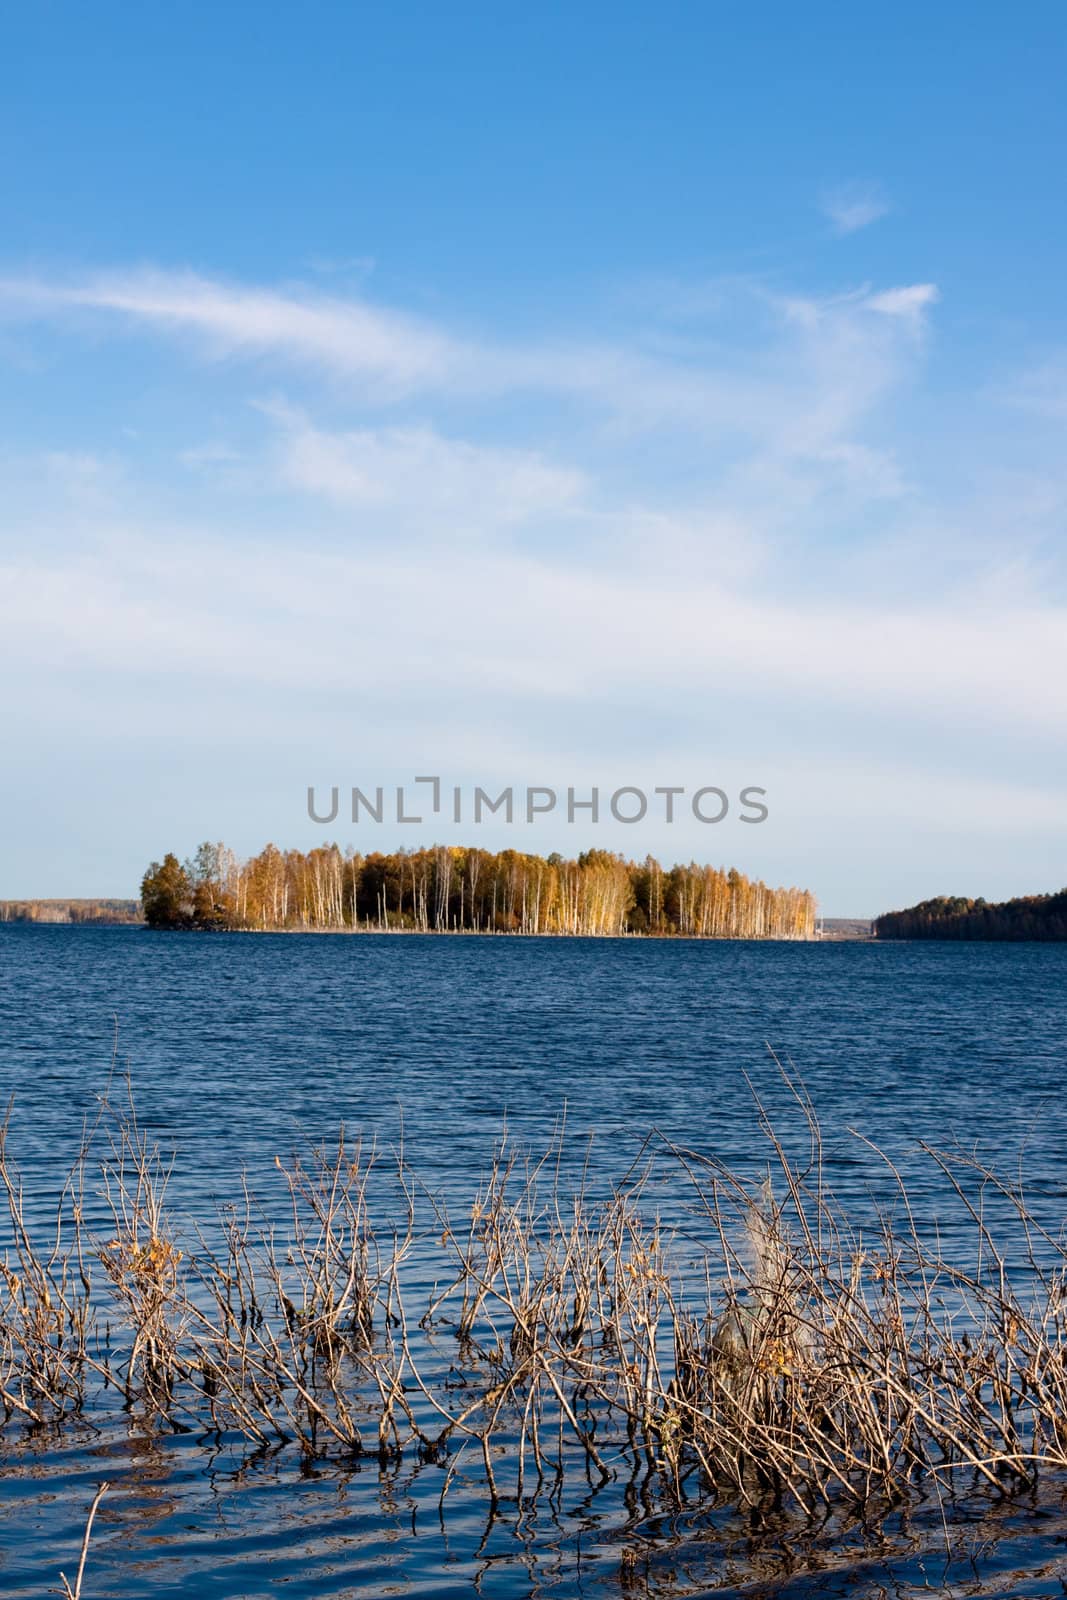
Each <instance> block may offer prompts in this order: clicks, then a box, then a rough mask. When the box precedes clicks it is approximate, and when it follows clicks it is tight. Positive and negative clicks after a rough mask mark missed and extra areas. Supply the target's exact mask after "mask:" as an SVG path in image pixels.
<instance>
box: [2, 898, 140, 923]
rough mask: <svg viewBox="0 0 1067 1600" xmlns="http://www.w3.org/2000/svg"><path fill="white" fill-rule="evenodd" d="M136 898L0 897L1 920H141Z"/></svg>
mask: <svg viewBox="0 0 1067 1600" xmlns="http://www.w3.org/2000/svg"><path fill="white" fill-rule="evenodd" d="M140 921H141V907H140V906H139V905H138V903H137V901H136V900H0V922H54V923H64V924H70V923H99V924H101V925H103V926H105V927H113V926H114V925H115V924H117V923H122V924H128V923H139V922H140Z"/></svg>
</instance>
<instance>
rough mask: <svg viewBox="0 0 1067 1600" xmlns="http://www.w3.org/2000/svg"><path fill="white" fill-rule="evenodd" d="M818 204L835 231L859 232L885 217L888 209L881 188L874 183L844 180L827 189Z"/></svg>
mask: <svg viewBox="0 0 1067 1600" xmlns="http://www.w3.org/2000/svg"><path fill="white" fill-rule="evenodd" d="M820 206H821V210H822V213H823V216H824V217H826V218H827V220H828V221H829V222H830V224H831V226H832V228H833V230H834V232H835V233H837V234H846V233H858V231H859V230H860V228H868V227H870V225H871V223H872V222H877V221H879V219H880V218H881V217H885V216H888V215H889V210H890V206H889V201H888V200H887V199H886V196H885V194H884V192H883V190H882V189H881V188H880V187H879V186H878V185H877V184H873V183H844V184H838V185H837V186H836V187H834V188H831V189H826V190H824V191H823V195H822V199H821V202H820Z"/></svg>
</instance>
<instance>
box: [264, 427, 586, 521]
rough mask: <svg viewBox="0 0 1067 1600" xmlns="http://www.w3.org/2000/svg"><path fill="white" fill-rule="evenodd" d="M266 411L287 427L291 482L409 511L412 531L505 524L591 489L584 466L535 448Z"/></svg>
mask: <svg viewBox="0 0 1067 1600" xmlns="http://www.w3.org/2000/svg"><path fill="white" fill-rule="evenodd" d="M269 410H270V413H271V414H272V415H273V416H274V417H275V419H276V420H277V422H278V423H279V425H280V428H281V433H280V442H279V446H278V452H277V453H278V460H279V466H280V471H281V476H282V478H283V481H284V482H285V483H286V484H288V485H290V486H291V487H295V488H298V489H303V490H306V491H309V492H311V493H315V494H321V495H325V496H326V497H327V498H329V499H330V500H333V501H335V502H336V503H338V504H339V505H343V506H347V507H351V508H353V509H355V510H357V511H364V512H369V513H372V514H374V513H381V512H388V513H390V515H391V517H393V518H395V516H396V515H397V514H401V513H402V514H406V515H407V516H408V518H409V519H410V518H413V519H415V521H416V523H417V524H418V526H417V528H416V530H415V531H421V532H428V531H430V530H432V529H439V528H440V526H441V524H442V522H444V523H447V525H448V528H449V531H450V533H452V534H455V533H462V531H463V529H464V528H469V529H473V528H478V529H484V528H485V527H486V526H488V527H490V528H492V527H505V528H506V527H508V526H510V525H512V524H515V523H521V522H524V521H527V520H528V519H530V518H532V517H537V516H544V515H546V514H552V513H556V512H560V511H563V510H566V509H568V508H570V507H572V506H574V505H575V504H576V503H577V502H578V500H579V499H580V497H581V495H582V493H583V491H584V489H585V487H586V480H585V476H584V474H583V473H581V472H579V471H578V470H577V469H575V468H569V467H563V466H559V465H556V464H554V463H552V462H549V461H547V460H545V458H544V457H543V456H542V455H540V454H539V453H538V452H536V451H533V450H514V449H502V448H500V447H493V446H487V445H477V444H472V443H470V442H469V441H467V440H464V439H455V438H449V437H447V436H445V435H443V434H441V433H439V432H437V430H436V429H434V428H432V427H427V426H420V427H407V428H398V427H391V428H360V429H352V430H347V431H345V432H335V431H330V430H327V429H323V428H319V427H316V426H315V425H314V424H313V423H311V422H310V421H309V420H308V419H307V418H306V417H305V416H302V415H301V414H299V413H295V412H293V411H290V410H288V409H284V408H278V407H272V408H269Z"/></svg>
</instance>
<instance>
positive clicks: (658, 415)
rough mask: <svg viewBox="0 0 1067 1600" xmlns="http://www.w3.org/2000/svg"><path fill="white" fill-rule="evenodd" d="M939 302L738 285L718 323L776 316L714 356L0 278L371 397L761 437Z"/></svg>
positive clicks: (31, 299) (7, 285)
mask: <svg viewBox="0 0 1067 1600" xmlns="http://www.w3.org/2000/svg"><path fill="white" fill-rule="evenodd" d="M935 298H936V290H935V289H934V288H933V286H932V285H929V284H924V285H915V286H908V287H903V288H891V289H888V290H884V291H880V292H878V293H873V292H869V291H859V292H853V293H851V294H847V295H843V296H837V297H831V298H826V299H821V300H816V299H803V298H799V297H793V298H792V299H788V298H786V297H781V298H780V299H779V300H777V301H776V300H775V299H774V297H772V296H770V295H767V294H766V293H765V292H763V291H762V290H757V289H753V288H751V287H749V286H746V285H744V284H738V283H734V284H733V285H732V291H731V295H730V297H729V299H728V300H727V297H726V295H725V293H724V294H723V297H722V303H721V318H722V325H723V326H724V327H727V328H728V327H731V324H732V323H733V322H734V321H735V320H736V319H737V318H738V317H739V316H742V315H746V316H747V317H748V318H749V320H750V321H751V319H752V317H753V315H754V314H756V313H758V311H759V310H760V308H762V310H763V311H764V313H768V312H769V313H771V316H770V319H769V320H766V318H765V322H764V325H763V326H762V327H760V326H759V325H758V323H757V325H755V326H753V327H752V331H751V338H750V343H749V346H748V347H747V348H745V349H743V350H741V351H734V350H732V349H731V348H730V347H729V346H725V345H722V344H720V345H719V346H718V347H716V348H715V349H714V350H712V351H711V352H709V351H708V350H707V349H706V348H705V347H704V344H703V343H702V342H700V341H697V342H695V343H693V344H692V345H691V346H689V347H687V346H685V345H684V344H681V345H679V346H678V347H676V348H674V349H672V350H669V351H667V350H663V349H659V350H653V351H648V350H647V349H644V348H642V347H641V346H640V345H638V344H619V343H611V342H592V341H589V342H586V341H580V340H575V339H560V338H551V337H546V338H544V339H542V340H540V341H537V342H530V343H523V344H519V343H511V344H504V343H500V342H497V341H494V340H491V339H482V338H479V337H477V336H473V335H471V334H469V333H462V332H461V333H457V332H454V331H452V330H450V329H448V328H445V327H441V326H438V325H436V324H434V323H431V322H428V321H426V320H425V319H420V318H415V317H411V316H409V315H407V314H405V313H403V312H399V311H396V310H394V309H392V308H389V307H382V306H378V305H375V304H372V303H371V302H369V301H368V300H366V299H365V298H362V297H359V296H356V295H350V296H347V297H340V296H324V295H322V294H319V293H318V292H316V291H315V290H313V289H309V288H307V287H306V286H303V285H295V286H292V287H290V288H287V289H272V288H264V287H261V286H258V285H246V284H232V283H230V284H228V283H225V282H222V281H220V280H215V279H208V278H204V277H199V276H194V275H191V274H188V273H180V272H179V273H165V272H160V271H157V270H142V271H138V272H127V273H111V274H100V275H97V276H95V277H93V278H91V279H86V280H85V281H83V282H80V283H67V284H63V283H57V282H53V281H49V280H40V279H10V278H9V279H6V280H0V311H6V314H7V315H8V316H9V317H22V318H48V319H54V318H56V317H61V316H64V315H71V314H82V315H84V314H102V315H108V316H113V317H118V318H120V319H121V320H122V321H124V322H125V323H126V324H127V325H129V326H130V327H132V328H147V329H152V330H156V331H157V332H162V333H166V334H170V335H172V336H176V337H180V338H182V339H184V340H186V341H188V340H192V341H195V343H196V345H197V347H198V348H199V350H200V351H202V352H203V353H204V354H206V355H207V356H208V357H210V358H213V359H216V360H222V359H230V360H237V359H243V360H245V361H255V362H259V363H267V362H270V363H272V364H273V365H275V366H277V365H279V364H282V365H288V366H289V367H290V368H292V367H299V368H302V369H305V370H309V371H312V372H318V373H320V374H337V375H340V376H343V377H345V378H347V379H349V380H352V381H353V382H355V383H358V385H359V393H360V396H361V398H362V399H363V400H364V402H365V403H366V404H368V405H372V404H379V405H396V404H399V403H400V402H401V401H403V400H409V399H411V398H416V397H420V396H430V397H451V398H453V399H465V398H466V399H470V398H475V399H480V400H493V399H495V398H497V397H499V396H501V395H507V394H521V393H531V392H534V393H537V392H540V393H543V394H552V395H557V396H561V395H562V396H565V397H567V398H568V399H569V400H572V401H575V402H578V403H584V404H588V405H593V406H596V407H597V408H599V409H600V410H601V411H602V412H605V413H608V414H610V415H611V416H612V417H613V418H614V419H615V420H616V421H617V422H618V423H619V424H620V425H621V426H624V427H626V428H631V429H641V428H647V427H659V426H672V427H684V428H686V429H688V430H689V431H698V432H703V433H705V434H709V433H710V434H715V435H717V436H718V437H720V438H725V437H728V436H730V435H744V434H748V435H749V436H758V437H763V436H765V435H766V433H767V430H768V427H769V426H773V425H774V419H775V418H778V419H779V420H780V421H781V423H782V425H783V432H784V431H785V430H786V428H787V426H788V419H790V418H792V417H795V416H796V415H797V414H798V413H799V412H803V413H807V414H809V415H811V414H812V413H813V411H814V409H816V408H814V407H813V406H812V404H811V395H810V393H808V392H806V391H810V390H811V389H812V388H815V389H819V390H821V389H822V388H823V386H824V385H825V383H826V381H827V376H828V372H829V362H828V360H827V352H829V353H830V355H831V356H832V354H833V352H834V351H835V350H839V349H840V348H841V347H842V345H843V344H844V343H846V342H847V344H848V347H849V354H848V361H847V371H846V370H845V369H844V368H842V369H841V371H840V372H839V374H838V376H839V378H840V379H841V382H842V386H843V388H844V389H845V390H847V392H848V393H849V394H850V395H852V396H853V397H856V396H858V395H859V394H860V392H861V384H862V381H863V380H865V379H869V381H870V383H875V384H876V383H877V382H879V381H880V378H879V374H881V373H884V372H885V371H886V370H887V363H886V355H887V351H886V344H885V340H884V338H883V337H882V336H881V335H880V334H879V333H878V331H877V329H876V327H875V324H876V323H877V321H878V320H880V319H882V318H885V317H887V316H889V317H896V318H897V319H900V320H904V319H907V320H910V321H911V322H912V323H914V322H915V320H916V319H917V318H918V316H919V315H920V314H921V312H922V311H923V310H925V308H926V307H928V306H929V305H930V304H932V302H933V300H934V299H935ZM781 312H785V316H786V323H787V325H788V324H790V323H792V324H795V325H796V327H798V328H800V329H802V330H804V337H803V338H802V340H801V341H800V342H799V343H795V344H793V345H792V346H790V345H789V344H785V345H783V330H782V324H781ZM761 356H762V359H760V357H761ZM838 409H839V408H838ZM825 442H826V441H825V440H823V441H822V443H825Z"/></svg>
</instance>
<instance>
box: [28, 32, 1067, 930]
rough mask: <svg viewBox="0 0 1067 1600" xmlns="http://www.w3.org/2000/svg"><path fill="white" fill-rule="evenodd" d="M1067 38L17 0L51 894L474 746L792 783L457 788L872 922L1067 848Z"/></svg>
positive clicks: (1035, 872) (289, 832) (994, 886)
mask: <svg viewBox="0 0 1067 1600" xmlns="http://www.w3.org/2000/svg"><path fill="white" fill-rule="evenodd" d="M575 12H578V13H579V14H578V15H576V14H575ZM1065 67H1067V21H1065V18H1064V14H1063V10H1062V7H1058V6H1053V5H1041V4H1037V5H1031V6H1028V7H1026V8H1025V9H1024V10H1023V11H1022V12H1021V13H1018V14H1015V15H1012V16H1011V17H1009V16H1008V15H1007V13H1005V12H1004V11H1003V9H1002V8H999V7H998V8H994V7H992V6H973V7H969V8H966V9H964V8H955V7H943V8H929V7H919V6H909V5H904V6H896V7H894V8H893V10H892V12H891V13H886V14H884V15H882V14H877V15H876V14H874V13H869V10H867V11H865V10H864V8H859V7H854V6H847V7H846V6H844V5H840V6H830V5H818V4H816V5H813V6H808V7H804V8H799V7H795V6H788V7H787V6H784V5H781V6H779V5H769V6H763V7H741V6H733V5H707V6H698V5H673V6H672V5H666V6H665V5H662V4H661V5H657V6H655V7H652V6H644V5H642V6H633V5H632V6H626V5H623V6H619V5H613V6H610V7H608V6H599V5H585V6H582V7H580V8H574V7H562V6H554V5H547V6H541V7H539V8H536V9H535V8H528V7H524V8H519V7H509V6H500V5H493V6H449V7H444V6H430V5H426V6H414V5H402V4H401V5H390V6H389V7H384V6H382V7H367V8H363V7H356V6H347V5H346V6H341V5H332V4H317V5H316V4H311V5H301V6H300V7H296V6H281V5H279V6H273V7H263V6H255V7H253V6H244V5H230V6H226V7H207V6H199V5H186V6H183V7H181V8H174V7H164V6H156V5H150V6H144V7H139V8H133V7H129V6H118V5H107V4H97V5H94V6H93V7H84V6H75V5H71V4H52V5H49V4H45V3H42V4H39V5H37V6H35V7H33V8H18V9H16V8H8V10H7V14H6V16H5V19H4V47H3V50H2V51H0V181H2V188H0V193H2V196H3V218H4V227H3V231H2V235H0V419H2V424H3V431H2V435H0V496H2V500H0V504H2V507H3V512H2V521H0V653H2V671H3V685H4V687H3V690H2V691H0V692H2V696H3V700H2V705H3V733H4V746H5V752H4V753H5V760H4V768H3V780H2V784H0V837H2V839H3V845H2V856H0V866H2V869H3V870H2V873H0V895H9V896H10V895H21V894H42V895H43V894H55V895H61V894H66V893H71V894H92V893H115V894H123V893H134V892H135V891H136V887H137V883H138V881H139V877H140V873H141V871H142V870H143V867H144V864H145V862H146V861H147V859H148V858H149V857H151V856H153V855H158V854H159V853H161V852H162V851H163V850H165V849H167V848H174V849H176V850H178V851H179V853H185V852H187V851H190V850H191V849H192V848H193V847H194V846H195V844H196V843H197V842H198V841H199V840H200V839H201V838H203V837H206V836H212V837H222V838H225V839H226V840H227V841H228V842H229V843H231V844H232V845H234V846H235V847H236V848H237V849H238V850H240V851H251V850H254V849H256V848H258V847H259V846H260V845H261V844H262V843H264V842H265V841H266V840H267V839H268V838H271V839H274V840H275V841H276V842H278V843H280V844H283V845H285V844H302V845H306V844H308V843H311V842H313V841H316V840H319V839H321V837H322V836H323V830H321V829H316V828H315V827H314V826H313V825H312V824H311V823H310V822H309V821H308V819H307V817H306V813H305V807H304V797H305V790H306V787H307V785H308V784H309V783H315V784H317V785H319V786H320V787H321V788H325V787H328V786H329V785H330V784H333V783H338V784H341V785H346V784H351V783H360V784H363V785H364V786H366V785H367V784H371V785H374V784H377V783H383V784H386V785H388V784H392V783H396V782H401V781H403V780H404V779H406V778H410V777H411V776H413V775H415V774H416V773H422V772H435V771H436V772H440V773H441V774H442V775H443V776H444V778H445V779H446V781H451V782H455V783H461V784H466V785H473V784H475V783H484V784H486V785H489V784H497V785H502V784H507V783H514V784H515V785H516V786H519V787H521V786H524V785H526V784H528V783H536V784H547V785H550V786H554V787H557V788H559V789H561V790H562V789H564V788H565V787H566V786H567V785H568V784H573V785H575V786H576V787H579V788H582V787H586V788H587V787H589V786H590V785H592V784H597V785H599V786H600V787H601V788H602V789H605V790H608V791H610V789H612V788H613V787H615V786H617V785H618V784H620V783H632V784H637V785H641V786H644V787H646V788H649V789H651V788H652V787H654V786H655V785H656V784H674V783H677V784H685V785H687V786H689V787H690V788H696V787H698V786H699V785H700V784H705V783H706V784H719V785H721V786H722V787H724V788H726V789H727V790H729V791H730V792H736V791H737V790H738V789H739V788H740V787H742V786H743V785H744V784H758V785H760V786H763V787H765V788H766V789H767V791H768V797H769V806H770V817H769V819H768V821H767V822H766V823H765V824H761V825H760V827H759V828H751V827H746V826H744V825H742V824H740V823H739V822H737V821H736V820H735V819H734V817H733V816H731V817H729V818H728V819H727V820H726V821H725V822H724V823H722V824H720V825H719V826H718V827H716V828H709V827H702V826H701V825H700V824H698V823H696V822H694V821H692V819H690V821H689V822H687V823H676V824H674V825H672V826H670V827H668V826H667V825H666V824H665V823H663V821H662V818H660V820H658V821H657V820H656V818H655V817H653V816H650V817H649V819H648V820H647V821H646V822H644V823H642V824H640V825H639V826H635V827H630V828H623V827H620V826H615V827H614V828H612V827H610V826H601V827H598V828H597V829H595V830H593V829H591V828H589V827H588V826H583V825H580V824H574V825H568V824H567V823H566V821H565V820H561V819H560V818H559V816H555V817H551V818H546V819H544V820H543V821H542V822H540V823H538V824H536V825H534V826H531V827H525V826H518V825H516V827H515V828H513V829H512V830H510V831H509V830H506V829H504V828H503V827H500V828H498V829H494V828H489V827H483V828H482V829H480V830H478V831H477V833H476V834H475V833H474V832H472V830H471V829H470V828H465V827H460V828H458V829H452V828H449V827H446V826H444V825H442V826H440V827H437V828H435V829H434V830H433V832H434V833H435V834H436V835H437V836H440V837H443V838H455V839H457V840H460V839H468V840H474V839H477V842H481V843H484V844H487V845H490V846H499V845H501V844H503V843H505V842H508V843H515V844H519V845H521V846H524V847H526V848H530V849H536V850H550V849H553V848H560V849H566V850H576V849H580V848H584V847H586V846H588V845H590V844H593V843H596V844H601V845H606V846H608V847H610V848H619V849H623V850H625V851H626V852H627V853H630V854H635V855H643V854H644V853H646V851H649V850H651V851H653V852H655V853H657V854H659V855H660V856H662V857H666V858H670V859H675V858H679V859H689V858H690V857H694V856H695V857H697V858H698V859H710V860H714V861H716V862H722V861H729V862H734V863H736V864H737V865H738V866H740V867H741V868H742V869H743V870H746V871H749V872H753V873H758V874H760V875H762V876H765V877H767V878H768V879H772V880H773V881H775V882H782V881H786V882H799V883H802V884H805V885H807V886H810V887H811V888H813V889H814V890H815V892H816V893H817V895H818V896H819V899H820V902H821V904H822V906H823V908H824V910H825V911H826V912H827V913H828V914H831V915H833V914H850V913H855V914H867V913H874V912H877V911H879V910H882V909H886V908H888V907H889V906H893V905H900V904H903V903H906V902H908V901H911V900H914V899H916V898H919V897H921V896H924V895H927V894H934V893H941V892H958V893H971V894H979V893H982V894H985V895H987V896H989V897H994V896H1002V895H1007V894H1011V893H1017V892H1027V891H1034V890H1038V889H1044V888H1055V887H1058V886H1059V885H1060V883H1061V881H1063V880H1065V879H1067V871H1065V869H1064V848H1063V847H1064V842H1065V841H1064V834H1065V826H1064V816H1065V813H1064V803H1063V802H1064V776H1065V773H1064V766H1065V762H1064V748H1065V744H1064V737H1063V735H1064V721H1065V716H1064V689H1063V683H1064V681H1065V678H1067V671H1065V669H1067V628H1065V620H1067V617H1065V603H1064V602H1065V596H1064V522H1065V508H1067V456H1065V452H1064V430H1065V426H1067V327H1065V313H1064V301H1063V290H1062V285H1063V283H1064V282H1065V281H1067V221H1065V216H1067V213H1065V210H1064V205H1063V180H1062V169H1063V163H1064V156H1065V153H1067V140H1065V131H1067V129H1065V122H1067V111H1065V108H1064V99H1065V97H1064V95H1063V92H1062V90H1063V83H1064V81H1065V70H1064V69H1065ZM331 831H335V832H336V834H337V837H338V838H339V840H340V842H341V843H342V844H345V843H353V844H356V845H358V846H360V847H362V848H374V847H392V846H394V845H396V844H397V843H403V842H412V843H413V842H416V840H415V839H414V838H413V837H412V838H410V839H408V838H407V837H406V832H405V830H404V829H402V828H397V827H393V828H389V827H383V828H380V829H376V828H366V827H364V828H363V829H353V828H351V827H350V826H349V827H343V826H339V827H338V828H337V829H336V830H331ZM423 842H426V841H425V840H423Z"/></svg>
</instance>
